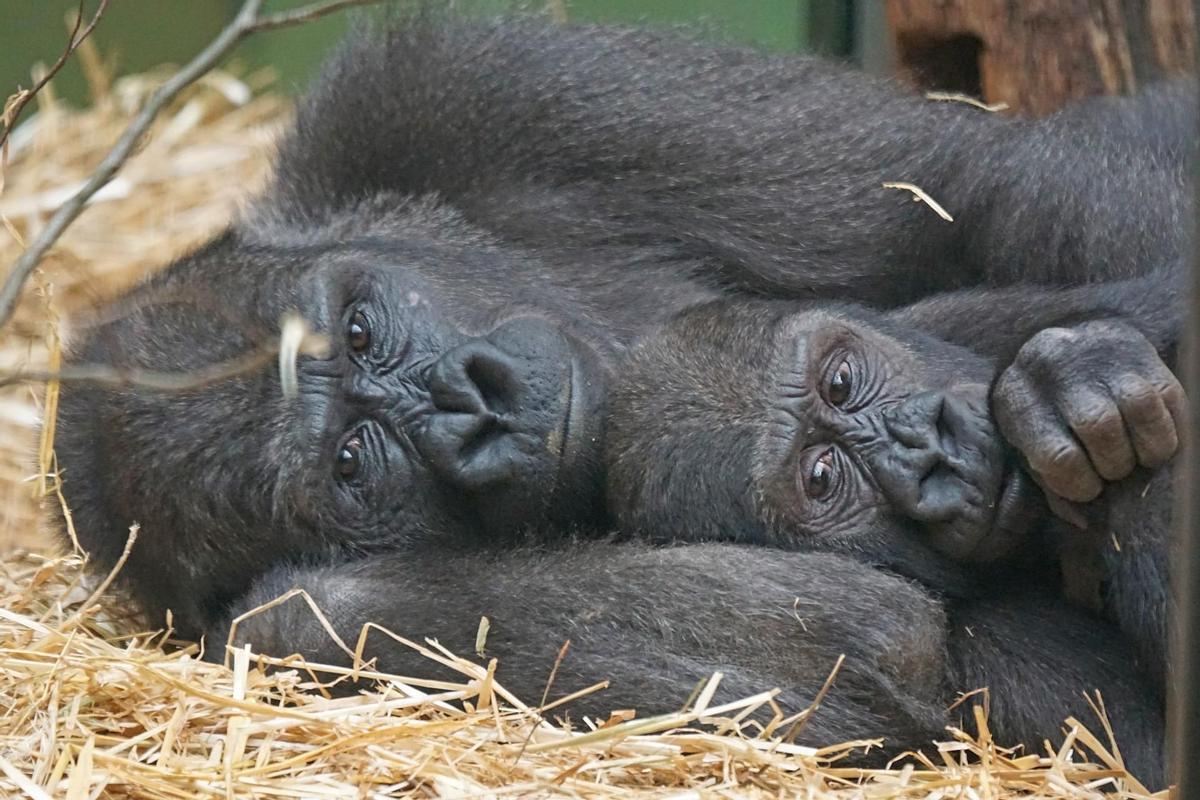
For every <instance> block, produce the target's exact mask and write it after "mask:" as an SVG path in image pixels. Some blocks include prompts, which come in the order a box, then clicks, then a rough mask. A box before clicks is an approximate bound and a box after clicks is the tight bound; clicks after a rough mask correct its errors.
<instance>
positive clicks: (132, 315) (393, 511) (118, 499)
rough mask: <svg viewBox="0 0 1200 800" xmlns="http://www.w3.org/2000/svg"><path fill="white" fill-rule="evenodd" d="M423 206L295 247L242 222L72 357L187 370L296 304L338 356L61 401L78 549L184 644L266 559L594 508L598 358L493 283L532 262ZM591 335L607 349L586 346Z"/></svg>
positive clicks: (262, 333) (240, 342)
mask: <svg viewBox="0 0 1200 800" xmlns="http://www.w3.org/2000/svg"><path fill="white" fill-rule="evenodd" d="M529 268H530V260H529V257H528V256H527V255H526V254H523V253H517V252H513V251H509V250H506V249H504V248H502V247H498V246H495V245H493V244H492V243H490V242H489V241H487V240H486V239H485V238H484V237H482V236H481V235H479V234H477V233H475V232H474V231H472V230H471V229H470V228H469V227H468V226H466V225H465V224H464V223H462V221H461V220H460V219H459V218H458V217H457V216H456V215H455V214H454V213H452V212H450V211H447V210H445V209H444V208H441V207H438V206H437V205H435V204H433V203H430V202H422V201H407V200H403V199H397V198H390V199H387V200H386V201H385V200H379V201H378V202H375V203H373V204H363V205H362V206H360V207H356V208H353V209H351V210H350V211H349V212H347V213H346V214H344V215H340V216H338V217H335V218H332V219H330V220H328V221H327V222H326V223H325V224H324V225H323V226H322V227H320V228H314V227H312V226H310V227H308V228H307V229H305V230H303V231H293V230H290V229H288V228H287V227H286V226H285V225H283V224H282V223H277V222H274V221H272V220H271V219H270V218H267V217H265V216H259V217H258V218H255V219H251V220H249V221H246V222H245V223H243V224H241V225H239V226H237V227H235V229H234V231H233V232H230V233H228V234H226V235H225V236H223V237H221V238H220V239H218V240H216V241H215V242H213V243H211V244H210V245H208V246H206V247H204V248H203V249H201V250H200V251H198V252H196V253H194V254H192V255H191V256H188V257H186V258H184V259H182V260H181V261H179V262H178V263H176V264H175V265H173V266H172V267H170V268H169V269H168V270H167V271H166V272H165V273H164V274H162V275H161V276H159V277H158V278H156V279H155V280H153V281H151V282H150V283H148V284H147V285H145V286H143V287H141V289H139V290H138V291H137V292H135V293H134V294H133V295H132V296H131V297H129V298H127V299H126V300H125V301H124V303H122V304H120V305H121V307H124V308H127V309H128V312H127V313H123V314H118V318H117V319H116V320H115V321H111V320H110V321H108V322H106V323H105V324H103V325H100V326H97V327H96V329H94V330H93V331H91V332H90V335H89V337H88V340H87V341H86V342H85V343H83V345H82V346H81V348H80V349H79V352H77V353H75V355H74V357H75V358H76V359H77V360H78V359H82V360H84V361H88V362H98V363H110V364H115V365H117V366H118V368H125V367H128V368H137V369H146V370H169V371H175V370H183V371H191V372H193V373H194V372H195V371H196V370H200V369H202V368H204V367H207V366H211V365H212V364H214V363H215V362H218V361H222V360H227V359H231V358H235V357H238V356H241V355H244V354H245V353H246V352H249V351H253V350H254V349H256V348H263V347H266V346H270V344H271V340H272V338H273V337H275V336H276V335H277V333H276V329H277V326H278V321H279V320H280V318H281V317H282V316H283V315H284V314H286V313H287V312H288V311H289V310H290V309H303V310H304V314H305V318H306V319H307V321H308V322H309V324H310V326H311V327H313V328H314V329H316V330H318V331H321V332H323V333H325V334H326V335H327V337H328V338H329V339H330V341H331V343H332V348H331V350H330V353H329V356H328V357H327V358H309V357H303V358H301V359H300V361H299V365H298V368H299V394H298V396H297V397H295V398H292V399H286V398H284V397H283V396H282V393H281V391H280V385H279V379H278V376H277V374H276V371H275V370H274V369H273V368H272V369H263V370H261V371H258V372H255V373H252V374H246V375H243V376H239V377H237V378H236V379H233V380H228V381H223V382H220V383H217V384H214V385H212V386H205V387H203V389H200V390H196V391H193V392H184V393H164V392H153V391H146V390H136V389H135V390H120V391H117V390H111V391H110V390H99V389H95V388H93V387H76V388H72V389H70V390H69V391H64V393H63V398H62V406H61V409H62V411H61V413H62V417H63V426H62V435H61V436H60V438H59V441H58V449H59V452H60V454H61V458H62V462H63V463H64V465H65V481H64V485H65V490H66V493H67V500H68V501H69V503H70V505H71V507H72V508H73V509H74V512H75V515H76V520H77V522H78V529H79V531H80V535H81V539H82V541H83V544H84V546H85V547H86V548H87V549H88V550H89V551H90V552H92V553H93V555H94V556H96V557H97V558H98V560H99V561H100V562H101V563H102V564H103V563H109V562H111V560H112V559H114V558H115V557H116V555H117V553H119V552H120V549H121V545H122V543H123V542H124V540H125V531H126V530H127V529H128V527H129V525H130V524H131V523H133V522H138V523H140V524H141V526H142V530H143V535H142V539H141V541H139V543H138V546H137V547H136V548H135V550H134V552H133V554H132V556H131V559H130V563H129V566H128V570H129V572H130V574H131V576H132V581H131V583H132V585H133V586H134V587H135V588H136V589H137V592H138V595H139V599H140V600H141V601H143V603H145V605H146V606H147V608H148V609H150V610H151V611H152V613H154V612H161V611H162V610H164V609H166V608H171V609H173V610H174V613H175V617H176V620H177V621H178V625H179V626H180V627H181V630H184V631H186V632H194V630H195V627H196V626H197V625H199V624H202V623H203V621H204V619H205V618H206V617H207V616H208V615H211V614H213V613H216V612H217V611H218V610H219V609H220V607H221V606H222V605H224V604H225V603H226V602H228V600H229V599H230V597H231V596H232V595H234V594H236V593H239V592H241V591H243V590H244V589H245V585H246V582H247V580H248V578H249V577H252V576H253V574H254V573H255V572H257V571H260V570H262V569H263V568H265V567H266V566H269V564H268V562H271V561H275V560H278V559H279V558H281V557H284V558H286V557H292V558H303V557H305V556H306V555H307V556H312V557H316V556H319V555H322V554H326V553H328V552H330V551H333V552H336V551H339V550H342V551H349V552H359V553H364V552H365V553H370V552H378V551H380V550H384V549H395V548H396V547H398V546H400V545H402V544H405V543H406V542H411V541H412V540H414V539H419V538H420V537H422V536H429V535H436V536H438V537H442V538H448V539H450V540H452V541H453V540H454V539H455V538H456V537H463V538H470V537H487V538H489V539H492V540H495V539H497V538H499V537H504V536H510V535H513V534H515V533H517V532H520V531H523V530H526V529H529V528H533V527H538V526H542V525H551V524H554V523H555V522H561V521H562V520H563V519H568V518H569V519H572V520H585V521H586V520H587V519H589V517H591V516H592V515H595V514H599V513H601V512H600V511H598V510H597V509H600V508H602V504H601V503H600V501H599V499H598V494H599V487H600V484H601V481H600V480H599V478H598V476H597V473H596V471H595V465H596V463H597V461H598V459H597V458H596V457H595V452H596V449H597V448H596V445H597V442H598V441H599V437H600V432H599V429H598V427H597V426H598V422H599V420H600V418H601V415H600V414H599V413H598V404H599V403H600V399H601V398H602V396H603V383H604V374H605V368H604V366H603V357H604V355H603V352H601V351H600V350H596V349H593V348H592V347H591V346H589V345H587V344H584V338H585V337H589V336H591V337H592V338H595V337H594V335H593V334H592V333H591V332H589V331H587V330H585V329H583V328H581V327H580V326H579V324H578V323H569V322H564V321H563V320H564V319H567V318H568V316H567V315H566V314H564V313H563V312H562V309H560V308H557V307H556V306H554V305H553V303H554V302H555V301H554V300H553V298H550V299H547V300H545V301H543V302H542V303H541V304H540V305H533V304H526V303H524V302H523V301H522V298H521V297H519V296H518V297H514V293H513V292H512V291H511V289H510V290H508V291H507V293H505V292H504V291H502V290H501V289H500V288H499V287H500V286H502V285H503V284H504V280H505V275H506V274H508V273H510V272H511V271H513V270H516V269H529ZM602 348H603V343H601V349H602Z"/></svg>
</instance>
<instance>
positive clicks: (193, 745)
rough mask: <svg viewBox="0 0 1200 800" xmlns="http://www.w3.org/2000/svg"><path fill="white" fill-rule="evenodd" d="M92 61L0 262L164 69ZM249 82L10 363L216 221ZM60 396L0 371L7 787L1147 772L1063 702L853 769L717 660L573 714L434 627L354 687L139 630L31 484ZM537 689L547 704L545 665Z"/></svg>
mask: <svg viewBox="0 0 1200 800" xmlns="http://www.w3.org/2000/svg"><path fill="white" fill-rule="evenodd" d="M92 77H93V81H92V83H93V86H94V87H95V88H96V90H97V97H96V98H95V103H94V106H93V107H92V108H91V109H90V110H87V111H84V112H79V111H73V110H70V109H67V108H66V107H64V106H62V105H60V104H57V103H55V102H54V101H53V98H52V96H51V95H49V94H47V95H43V96H42V98H41V100H42V102H41V105H40V107H39V108H38V109H37V114H36V116H34V117H31V118H30V119H29V120H27V121H26V122H25V123H24V125H23V126H22V127H21V128H20V130H19V131H18V133H17V134H16V135H15V136H14V138H13V141H12V148H11V152H10V154H9V161H8V164H7V167H6V169H5V171H4V173H3V183H2V184H0V223H2V226H3V230H0V263H4V264H8V263H11V262H12V261H13V259H14V258H15V257H16V255H17V254H18V253H19V252H20V249H21V246H22V244H21V243H22V241H24V240H26V239H28V238H29V237H30V236H31V234H32V233H34V232H36V230H37V229H38V227H39V226H40V225H41V224H43V223H44V221H45V219H46V217H47V216H48V214H49V213H50V212H51V211H52V210H53V209H54V207H55V205H56V204H57V203H58V202H60V201H61V199H63V197H64V196H65V195H64V193H65V192H66V191H68V190H69V189H70V187H72V186H73V185H75V184H77V182H78V181H80V180H82V179H83V178H84V177H85V176H86V175H87V173H88V170H89V169H90V168H91V167H92V166H94V165H95V164H96V163H97V162H98V161H99V159H100V158H101V157H102V156H103V154H104V152H105V151H106V149H107V147H108V146H109V144H111V142H112V141H113V140H114V139H115V138H116V136H117V135H118V133H119V132H120V130H121V128H122V126H123V123H124V122H125V121H127V120H128V118H129V116H130V114H131V112H132V111H133V109H135V108H136V107H137V105H138V103H139V101H140V100H141V99H142V98H144V97H145V95H146V93H147V91H148V90H149V89H150V88H152V87H153V86H154V84H155V82H156V81H157V80H159V79H161V76H155V75H143V76H135V77H133V78H128V79H125V80H123V81H121V82H119V83H118V84H116V85H113V86H111V87H110V86H109V85H108V82H107V81H106V80H105V79H104V76H103V75H102V74H96V73H94V74H93V75H92ZM256 83H258V81H257V80H254V79H251V80H248V81H245V82H243V81H239V80H235V79H234V78H232V77H229V76H227V75H216V76H212V77H210V79H208V80H207V81H206V82H205V83H204V84H203V85H201V86H199V87H197V88H196V89H195V90H194V91H193V92H192V93H190V94H189V95H188V96H187V97H185V98H184V99H183V100H182V101H181V102H180V103H179V104H177V105H176V106H175V107H174V108H172V109H171V110H170V111H169V113H168V114H166V115H165V116H164V118H163V119H162V120H160V122H159V123H158V124H157V126H156V127H155V129H154V135H153V137H152V138H151V140H150V141H149V143H148V144H147V145H146V146H145V147H144V148H143V150H142V152H141V153H140V154H139V155H138V156H137V157H136V158H135V159H134V160H133V161H132V162H131V163H130V164H129V165H128V166H127V168H126V169H125V170H124V171H123V172H122V173H121V175H120V177H119V178H118V180H117V181H116V182H115V183H114V184H113V185H112V186H110V187H109V189H107V190H106V191H105V192H104V193H103V194H102V195H101V196H100V197H99V198H97V199H96V201H95V202H93V203H92V205H91V206H90V207H89V209H88V210H87V211H86V212H85V213H84V215H83V216H82V217H81V218H80V220H79V221H78V222H77V224H75V225H74V227H72V228H71V229H70V230H69V231H68V233H67V235H66V236H65V237H64V238H63V240H62V241H61V242H60V243H59V245H58V246H57V247H55V248H54V250H53V251H52V253H51V255H50V257H49V258H48V259H47V260H46V262H45V264H44V266H43V268H42V270H41V272H40V273H39V274H38V275H37V276H36V280H35V282H34V285H33V286H31V287H30V289H29V291H28V292H27V293H26V296H25V298H24V300H23V303H22V306H21V308H20V311H19V314H18V317H17V319H16V321H15V323H14V324H13V325H12V326H10V328H9V329H8V330H6V331H5V332H4V334H3V338H2V339H0V368H3V369H6V370H10V369H17V368H28V367H46V366H51V367H52V366H53V365H54V364H55V363H56V360H57V357H58V352H59V349H58V348H59V344H58V342H59V337H60V335H62V332H63V330H64V328H69V320H70V317H71V316H72V315H73V314H78V313H80V312H81V311H83V310H85V309H87V308H88V307H91V306H93V305H94V304H95V303H96V302H98V301H100V300H103V299H104V298H106V297H111V296H112V295H113V294H115V293H116V292H119V291H120V290H121V289H122V288H124V287H125V286H127V285H129V284H130V283H131V282H132V281H135V280H137V279H138V278H140V277H142V276H143V275H144V274H145V273H146V271H147V270H149V269H151V268H152V267H154V266H156V265H160V264H162V263H164V262H166V261H167V260H168V259H169V258H170V257H171V256H173V255H175V254H178V253H179V252H181V251H183V250H185V249H187V248H188V247H191V246H193V245H195V244H196V243H198V242H199V241H201V240H203V239H204V238H206V237H207V236H209V235H210V234H211V233H213V232H214V231H215V230H216V229H218V228H219V227H220V226H221V225H222V224H223V223H224V222H225V221H226V220H227V219H228V217H229V215H230V214H231V213H232V212H233V210H234V209H235V208H236V205H237V203H238V201H239V198H241V197H244V196H245V195H246V193H247V192H248V191H252V190H253V188H254V187H255V186H257V185H259V183H260V182H261V180H262V177H263V175H264V170H265V164H266V158H267V155H268V153H269V147H270V141H271V139H272V137H273V135H274V134H275V132H276V131H277V130H278V128H279V126H280V124H281V122H282V121H283V120H284V119H285V117H286V114H287V110H286V109H287V104H286V103H285V102H284V101H283V100H281V99H280V98H278V97H275V96H272V95H269V94H266V95H260V96H257V97H254V96H253V92H252V89H254V88H255V84H256ZM60 320H67V321H66V322H64V323H61V324H60ZM55 396H56V389H55V387H53V386H51V387H48V388H47V387H40V386H39V387H30V386H27V385H26V386H9V387H6V388H3V389H0V437H2V438H0V441H2V446H0V553H3V558H2V559H0V720H2V721H0V797H10V796H22V795H27V796H31V797H35V798H48V797H56V798H59V797H65V798H72V800H74V799H75V798H92V797H154V798H160V797H161V798H203V797H281V798H292V797H297V798H298V797H318V798H319V797H336V798H342V797H393V796H453V797H474V796H499V795H524V796H544V795H549V794H559V793H561V794H568V795H573V796H579V797H618V798H619V797H632V796H635V795H647V796H649V795H653V796H677V797H692V796H709V795H730V796H738V797H758V796H772V797H777V796H781V795H782V796H810V797H825V796H846V797H884V796H913V797H917V796H921V797H925V796H930V797H942V796H953V797H997V798H999V797H1017V796H1021V797H1025V796H1031V797H1032V796H1037V797H1083V796H1094V797H1099V796H1101V794H1102V793H1103V792H1106V791H1107V792H1111V791H1112V790H1114V789H1115V790H1117V792H1118V795H1117V796H1144V795H1146V791H1145V789H1144V788H1142V787H1141V785H1140V784H1139V783H1137V781H1136V780H1134V779H1132V778H1131V777H1129V776H1127V775H1126V774H1125V772H1124V770H1123V769H1121V766H1120V757H1119V755H1118V754H1117V753H1116V748H1115V746H1114V745H1113V744H1112V743H1111V742H1110V740H1109V737H1108V735H1107V733H1106V732H1105V731H1103V730H1100V731H1088V730H1086V729H1085V728H1083V727H1082V726H1080V725H1079V724H1077V723H1076V722H1075V721H1073V720H1067V721H1066V722H1064V737H1063V739H1062V740H1061V741H1059V742H1056V743H1053V744H1051V743H1047V744H1046V745H1045V749H1044V750H1043V752H1041V753H1032V754H1030V753H1013V752H1008V751H1005V750H1004V749H1002V748H1000V747H998V746H997V745H996V744H995V743H994V742H992V741H991V738H990V735H989V733H988V730H987V724H986V715H985V714H984V712H983V710H982V708H978V709H977V710H976V713H975V720H976V723H977V725H976V730H973V731H971V732H970V733H966V732H962V731H957V730H949V729H948V730H947V732H946V736H945V742H944V743H942V744H936V745H935V744H934V743H930V745H929V747H927V748H926V749H925V750H924V753H923V754H919V755H913V756H911V757H906V758H904V759H903V760H901V761H900V762H898V763H896V764H894V765H893V768H892V769H891V770H886V771H875V772H860V771H858V770H855V769H852V768H849V767H846V766H844V760H843V759H842V758H841V756H843V755H844V754H845V753H847V752H849V751H851V750H853V749H854V748H855V747H862V746H867V745H866V744H865V743H857V744H855V743H850V744H838V743H830V744H831V747H829V748H827V749H823V750H820V751H814V750H812V749H809V748H804V747H800V746H798V745H795V744H792V743H790V741H789V740H788V738H787V736H786V735H785V733H784V732H786V731H788V730H789V729H790V728H791V727H792V726H791V724H790V721H787V720H777V724H775V725H773V726H768V728H767V729H766V730H764V729H763V728H762V727H761V726H759V725H757V724H753V723H748V722H746V721H745V720H746V719H747V718H748V717H749V715H750V713H751V712H753V711H754V710H756V709H759V708H763V707H766V708H769V707H770V701H771V697H770V693H769V692H767V693H764V694H762V695H758V696H755V697H750V698H746V699H745V700H744V701H741V702H739V703H733V704H729V705H726V706H722V707H709V703H708V698H709V697H711V696H712V691H713V690H715V688H716V687H715V683H713V682H710V683H709V685H708V687H706V689H705V690H702V691H700V692H699V693H698V694H697V696H696V697H695V698H694V700H693V701H692V702H691V704H690V705H689V706H688V708H687V710H683V711H680V712H679V713H678V714H675V715H670V716H667V717H657V718H649V719H643V718H639V717H637V716H636V715H633V714H632V712H619V713H614V715H613V716H612V717H611V718H610V719H608V720H576V721H575V722H574V724H573V726H572V727H571V728H565V727H563V726H562V725H561V724H560V723H559V722H557V721H556V720H555V716H554V713H555V712H554V710H553V709H548V710H546V711H544V713H542V714H539V713H538V712H537V711H536V710H535V709H534V708H532V707H530V706H527V705H525V704H523V702H522V701H524V703H537V704H538V706H542V705H544V704H545V703H546V700H544V699H539V698H517V697H513V696H511V695H510V694H508V693H507V692H506V691H505V690H504V688H503V686H502V685H501V684H500V683H499V682H497V681H496V680H495V678H494V666H495V665H494V664H493V665H492V668H490V669H489V668H484V667H481V666H479V665H478V664H476V663H474V662H472V661H467V660H464V659H460V658H458V657H457V655H456V654H452V653H448V652H446V651H445V650H443V649H442V648H440V647H439V646H438V645H437V643H436V642H411V643H409V644H410V645H411V646H412V647H415V648H418V649H420V650H421V651H422V652H424V653H425V654H426V655H427V657H429V658H432V659H436V660H439V661H441V662H442V663H444V664H447V665H449V666H452V667H453V668H454V669H455V670H456V671H457V673H458V674H460V675H461V679H460V681H459V682H455V683H430V682H421V681H414V680H405V679H404V678H402V677H397V676H374V677H376V678H378V681H374V680H371V679H370V678H371V676H372V675H373V673H370V672H369V669H370V664H369V662H368V663H367V664H365V665H364V666H363V668H362V674H361V675H359V676H357V677H359V678H360V679H361V680H360V684H359V685H361V686H362V687H363V693H362V694H361V695H359V696H356V697H352V698H343V699H336V700H335V699H329V698H328V697H327V696H325V695H324V694H323V693H322V692H321V691H320V689H319V688H318V687H316V686H315V685H314V682H315V681H316V680H317V679H318V677H319V678H320V680H323V681H326V682H328V681H332V680H348V679H350V678H351V677H352V676H348V675H347V674H346V671H345V670H342V671H340V672H339V671H329V670H324V671H323V670H321V669H320V668H319V667H317V666H315V665H303V664H297V663H291V662H288V663H287V664H284V665H283V666H288V667H291V668H289V669H283V670H278V671H273V672H270V673H268V672H267V671H265V670H264V669H263V668H262V665H261V663H260V661H259V659H258V657H257V656H252V654H250V653H248V652H244V651H242V652H238V653H236V654H233V655H232V657H231V659H230V662H231V667H232V668H231V669H227V668H225V667H223V666H220V665H215V664H210V663H206V662H202V661H199V660H197V659H196V657H195V656H196V652H197V648H196V647H195V646H194V645H193V646H189V647H181V646H180V645H178V644H177V643H172V642H169V641H166V640H165V635H163V634H158V633H149V632H143V631H140V630H139V629H138V627H137V623H136V621H134V620H133V619H131V618H128V617H127V616H126V615H123V613H122V610H123V609H125V608H126V607H127V606H126V605H125V604H124V603H123V602H122V601H121V599H120V598H119V597H115V596H113V595H112V594H110V593H109V592H108V591H107V584H106V582H101V581H99V580H98V578H97V576H89V575H88V574H87V573H85V572H84V571H83V570H82V569H81V567H82V559H81V558H80V557H79V556H78V555H75V554H72V555H55V554H54V548H53V546H52V545H51V544H50V537H49V536H48V534H47V533H46V531H45V530H44V523H42V522H40V519H41V516H42V512H41V510H40V507H43V506H45V505H48V504H52V503H57V502H58V501H59V500H58V496H57V493H56V491H55V487H56V481H57V476H56V475H55V474H54V473H55V464H54V461H53V451H52V433H53V432H52V429H50V430H49V431H48V432H46V433H43V432H42V426H41V420H42V419H43V417H44V416H45V417H52V413H50V412H52V410H53V407H54V402H55ZM31 476H32V477H31ZM64 478H65V479H67V480H69V475H65V476H64ZM163 491H164V492H166V491H172V489H171V487H169V486H164V487H163ZM18 546H19V547H18ZM134 546H136V544H135V545H134ZM299 601H300V600H299V599H296V598H294V599H293V600H292V601H291V602H299ZM210 646H212V645H211V644H210ZM367 655H368V656H369V653H368V654H367ZM464 655H466V654H464ZM276 665H277V666H278V665H279V664H278V662H276ZM551 666H552V665H547V674H548V675H549V673H550V672H551ZM831 666H832V665H831ZM603 678H604V676H602V675H597V676H596V680H597V681H602V680H603ZM714 680H719V677H715V678H714ZM547 696H548V698H549V703H550V704H551V705H552V704H553V702H554V700H555V699H556V697H557V696H556V695H555V694H554V692H553V689H552V688H551V690H550V691H549V692H548V695H547ZM982 698H983V696H982V695H977V696H973V697H970V698H968V699H967V700H966V702H968V703H971V704H973V705H980V704H981V703H982ZM539 701H540V702H539ZM816 713H822V712H820V711H817V712H816ZM886 734H887V732H886V731H880V732H879V735H880V737H885V736H886ZM1109 796H1112V795H1109Z"/></svg>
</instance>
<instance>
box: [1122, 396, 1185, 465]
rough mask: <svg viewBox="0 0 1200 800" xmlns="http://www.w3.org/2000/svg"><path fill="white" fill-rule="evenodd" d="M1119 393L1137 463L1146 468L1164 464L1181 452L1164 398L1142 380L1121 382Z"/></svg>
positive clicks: (1172, 420)
mask: <svg viewBox="0 0 1200 800" xmlns="http://www.w3.org/2000/svg"><path fill="white" fill-rule="evenodd" d="M1118 391H1119V396H1118V403H1119V404H1120V406H1121V414H1122V415H1123V416H1124V417H1125V424H1126V425H1127V426H1128V427H1129V433H1130V436H1131V437H1132V438H1133V448H1134V450H1135V451H1136V452H1137V457H1138V462H1139V463H1140V464H1142V466H1145V467H1158V466H1161V465H1163V464H1165V463H1166V462H1167V461H1169V460H1170V459H1171V457H1172V456H1173V455H1175V451H1176V450H1178V449H1179V434H1178V433H1177V432H1176V430H1175V419H1174V417H1173V416H1172V415H1171V412H1170V410H1168V408H1167V404H1166V402H1165V401H1164V400H1163V397H1162V395H1161V394H1159V391H1158V389H1156V388H1155V387H1154V386H1152V385H1151V384H1150V383H1149V382H1148V381H1146V380H1144V379H1142V378H1140V377H1137V378H1129V379H1126V380H1124V381H1122V382H1121V384H1120V387H1119V390H1118Z"/></svg>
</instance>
